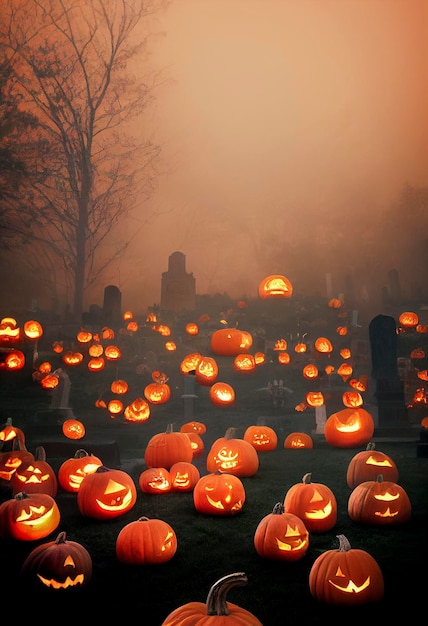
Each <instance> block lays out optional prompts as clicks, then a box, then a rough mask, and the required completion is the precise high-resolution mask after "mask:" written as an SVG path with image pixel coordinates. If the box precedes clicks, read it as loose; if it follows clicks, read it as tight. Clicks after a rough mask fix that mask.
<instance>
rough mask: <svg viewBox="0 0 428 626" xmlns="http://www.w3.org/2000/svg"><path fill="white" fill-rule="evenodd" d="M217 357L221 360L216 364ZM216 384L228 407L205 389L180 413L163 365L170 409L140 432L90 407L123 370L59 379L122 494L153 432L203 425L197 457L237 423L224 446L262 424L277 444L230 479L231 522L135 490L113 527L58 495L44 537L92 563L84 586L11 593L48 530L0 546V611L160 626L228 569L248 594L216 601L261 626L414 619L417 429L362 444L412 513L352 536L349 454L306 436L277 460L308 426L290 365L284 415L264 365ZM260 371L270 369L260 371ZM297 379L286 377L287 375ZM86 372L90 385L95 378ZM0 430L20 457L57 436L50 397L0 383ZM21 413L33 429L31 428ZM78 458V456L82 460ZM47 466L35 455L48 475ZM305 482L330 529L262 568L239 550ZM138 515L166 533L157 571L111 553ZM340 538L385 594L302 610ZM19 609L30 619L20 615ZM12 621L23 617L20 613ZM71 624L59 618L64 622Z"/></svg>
mask: <svg viewBox="0 0 428 626" xmlns="http://www.w3.org/2000/svg"><path fill="white" fill-rule="evenodd" d="M220 361H221V360H220ZM221 367H222V374H224V375H225V377H226V376H227V379H228V380H231V381H232V382H233V384H234V385H235V387H236V394H237V397H236V402H235V404H234V405H233V406H232V407H230V408H225V409H216V408H214V407H213V406H212V405H211V403H210V401H209V399H208V388H202V387H201V388H198V389H197V395H198V397H197V398H196V399H195V401H194V404H193V407H190V406H189V405H185V403H184V400H183V398H182V394H183V386H182V385H183V377H182V375H177V373H176V370H173V369H172V368H171V375H170V384H171V389H172V398H171V401H170V402H168V403H167V404H166V405H161V406H155V407H153V410H152V415H151V417H150V419H149V421H148V422H146V423H144V424H130V423H126V422H125V421H124V420H123V419H122V418H116V419H114V420H113V419H111V418H110V417H109V416H108V415H107V414H106V413H105V412H104V411H103V410H100V409H96V408H95V407H94V402H95V400H96V398H97V397H99V395H100V394H102V393H103V390H105V388H106V385H107V384H108V381H109V380H110V381H111V380H112V379H114V378H116V377H117V376H118V374H120V376H121V377H122V376H124V375H126V376H129V377H130V378H131V379H132V376H133V372H134V371H135V367H134V365H132V366H131V365H129V368H128V369H127V370H126V371H125V372H124V371H121V372H119V373H118V372H117V371H116V370H115V369H114V368H110V371H106V372H104V373H103V374H101V376H99V375H95V376H94V377H89V378H88V373H87V372H85V373H76V374H73V376H72V388H71V393H70V402H69V404H70V406H71V407H72V409H73V412H74V414H75V416H76V417H77V418H78V419H81V420H82V421H83V422H84V423H85V425H86V427H87V432H86V435H85V437H84V439H82V440H81V447H82V448H86V447H90V445H91V443H94V442H101V441H114V442H115V444H116V445H117V447H118V450H119V453H120V460H121V465H122V467H123V468H124V469H125V470H126V471H128V472H129V473H130V474H131V475H132V477H133V479H134V481H135V482H136V484H137V483H138V477H139V474H140V473H141V471H142V470H143V469H145V465H144V461H143V457H144V450H145V447H146V445H147V442H148V441H149V439H150V438H151V437H152V436H153V434H156V433H157V432H163V431H164V430H165V429H166V426H167V424H168V423H174V425H175V429H176V430H178V429H179V427H180V426H181V424H182V423H183V422H185V421H189V420H190V419H196V420H199V421H202V422H204V423H205V424H206V425H207V433H206V434H205V435H204V436H203V438H204V442H205V447H206V451H207V450H208V448H209V446H210V445H211V443H212V442H213V441H214V440H215V439H216V438H217V437H219V436H222V435H223V434H224V433H225V431H226V429H227V428H228V427H229V426H235V427H237V429H238V430H237V434H238V436H242V435H243V432H244V430H245V428H246V427H247V426H249V425H251V424H255V423H256V421H257V419H258V418H259V417H261V416H263V417H265V420H266V424H267V425H269V426H272V427H273V428H274V429H275V430H276V432H277V434H278V440H279V444H278V447H277V449H276V450H275V451H272V452H269V453H263V454H260V455H259V460H260V467H259V471H258V472H257V474H256V475H254V476H252V477H249V478H243V479H242V482H243V483H244V486H245V490H246V501H245V504H244V507H243V509H242V511H241V512H240V513H239V514H237V515H236V516H231V517H224V518H221V517H210V516H204V515H201V514H199V513H197V512H196V511H195V508H194V505H193V496H192V494H185V493H180V494H177V493H169V494H164V495H148V494H143V493H142V492H140V491H139V492H138V500H137V503H136V505H135V506H134V508H133V509H132V510H131V511H130V512H129V513H127V514H126V515H124V516H123V517H120V518H117V519H116V520H111V521H108V522H100V521H96V520H91V519H87V518H83V517H82V515H81V514H80V513H79V510H78V507H77V502H76V496H75V495H74V494H67V493H65V492H63V491H61V490H60V492H59V494H58V496H57V502H58V506H59V508H60V512H61V522H60V526H59V528H58V532H59V531H61V530H64V531H66V533H67V536H68V538H69V539H71V540H73V541H77V542H80V543H82V544H83V545H84V546H85V547H86V548H87V549H88V551H89V553H90V554H91V557H92V561H93V576H92V580H91V582H90V584H89V585H88V586H87V587H82V588H80V589H75V590H70V589H68V590H59V591H54V590H45V589H40V590H39V591H37V593H34V594H33V592H32V591H30V590H29V589H26V590H23V591H22V594H21V592H20V591H19V588H20V575H19V572H20V568H21V565H22V563H23V561H24V559H25V557H26V556H27V554H28V553H29V552H30V551H31V550H32V549H33V548H34V547H35V545H38V544H39V543H43V542H44V541H48V540H50V539H53V538H55V537H56V535H57V532H55V533H53V536H50V537H48V538H46V539H44V540H40V541H38V542H28V543H27V542H15V541H11V540H6V539H1V540H0V554H1V555H2V556H1V559H2V567H1V568H0V571H1V574H0V589H1V590H2V597H3V601H5V600H6V601H7V599H8V597H9V596H15V597H16V598H22V601H23V602H24V601H25V602H26V603H27V602H28V603H29V602H34V603H40V608H41V607H42V606H43V611H44V614H46V613H47V611H49V612H51V614H52V615H53V616H54V617H55V618H58V619H60V618H61V619H62V618H63V617H64V616H65V615H66V613H69V614H70V618H71V619H73V618H74V619H76V618H77V619H84V621H88V619H94V618H97V616H99V617H98V621H101V620H105V619H107V618H108V622H109V623H112V622H114V621H116V620H117V621H119V620H121V621H123V620H128V621H129V620H130V619H133V618H135V616H137V617H136V619H137V620H138V622H139V623H143V624H145V625H146V624H147V625H148V626H160V625H161V624H162V621H163V620H164V619H165V618H166V616H167V615H168V614H169V613H170V612H171V611H172V610H173V609H175V608H176V607H178V606H181V605H182V604H184V603H187V602H190V601H194V600H197V601H202V602H204V601H205V599H206V596H207V593H208V589H209V587H210V586H211V585H212V584H213V583H214V582H215V581H216V580H217V579H218V578H220V577H222V576H224V575H226V574H229V573H231V572H235V571H243V572H245V573H246V574H247V576H248V585H247V586H245V587H242V588H241V587H236V588H234V589H233V590H232V591H231V593H230V596H229V600H230V601H231V602H234V603H235V604H238V605H240V606H242V607H244V608H246V609H247V610H249V611H251V612H252V613H253V614H254V615H256V616H257V617H258V618H259V620H260V621H261V622H262V623H263V624H264V626H278V625H280V624H285V623H288V624H302V623H303V624H325V623H327V622H329V623H332V624H339V623H342V622H343V620H344V619H349V618H350V617H352V618H354V619H358V618H361V619H363V618H364V619H365V620H380V619H382V620H384V621H387V620H389V619H392V618H394V619H396V616H397V614H398V612H401V613H403V612H405V613H406V614H407V613H409V614H410V612H412V613H413V612H415V611H417V610H422V611H426V599H425V597H424V594H425V588H426V576H424V575H423V574H422V573H421V572H423V571H425V566H426V559H427V556H428V546H427V530H426V529H427V523H428V497H427V494H428V459H426V458H421V457H418V456H417V443H416V441H417V439H418V436H419V431H418V430H417V429H414V431H413V432H414V437H412V440H404V441H393V440H381V439H380V440H379V441H378V442H377V445H376V447H377V448H378V449H380V450H382V451H384V452H386V453H387V454H390V455H391V456H392V458H393V459H394V460H395V462H396V464H397V466H398V469H399V472H400V480H399V482H400V484H401V485H402V486H403V487H404V488H405V489H406V491H407V493H408V495H409V497H410V500H411V503H412V519H411V521H410V522H409V523H407V524H405V525H403V526H400V527H388V528H381V527H366V526H362V525H359V524H356V523H354V522H352V521H351V520H350V518H349V516H348V514H347V500H348V497H349V494H350V490H349V489H348V487H347V485H346V468H347V464H348V463H349V461H350V459H351V458H352V456H353V455H354V454H356V452H358V451H359V450H360V449H338V448H332V447H330V446H329V445H327V443H326V442H325V441H324V439H323V438H322V437H321V436H315V435H314V442H315V444H314V448H313V449H312V450H286V449H284V448H283V441H284V439H285V436H286V435H287V434H288V433H289V432H292V431H294V430H302V431H304V432H308V433H311V432H312V431H313V429H314V428H315V417H314V411H313V410H311V409H309V410H307V411H305V412H302V413H297V412H296V411H295V410H294V407H295V406H296V404H298V403H299V402H300V401H301V400H302V397H303V396H304V388H302V386H301V385H302V383H301V381H300V371H299V370H298V369H296V370H291V371H287V375H286V376H284V378H285V379H286V380H285V383H286V385H287V386H289V387H290V388H291V389H292V390H293V393H289V394H287V396H286V399H285V406H284V407H274V406H273V405H272V402H271V399H270V397H269V395H268V394H267V392H266V390H264V389H263V388H264V387H265V386H266V384H267V382H268V380H271V379H272V378H273V377H276V376H277V375H278V372H279V373H280V374H281V373H282V372H284V370H281V371H278V369H277V368H276V367H272V366H267V368H266V369H264V370H260V371H259V373H258V374H257V375H256V376H254V377H252V378H248V377H247V378H245V377H244V378H243V377H242V376H241V375H234V374H233V373H232V372H231V371H230V368H229V369H228V370H227V371H226V369H225V368H227V367H228V365H227V363H225V362H223V361H221ZM269 368H270V369H269ZM298 374H299V377H298ZM97 376H98V377H97ZM145 381H146V379H145V378H144V376H143V377H141V376H140V377H139V378H134V379H133V380H132V382H133V390H137V389H139V390H140V391H141V389H142V387H143V386H144V384H145ZM0 382H1V385H2V386H1V388H0V395H1V404H0V407H1V412H0V422H1V423H2V422H4V421H5V419H6V418H7V417H12V418H13V423H14V424H15V425H17V426H20V427H22V428H23V429H24V431H25V432H27V433H28V438H27V447H28V449H29V450H30V451H34V448H35V446H36V445H37V444H38V443H40V442H41V441H43V440H46V439H47V438H59V437H60V436H61V435H60V430H59V426H58V419H57V417H56V416H54V419H53V420H51V423H50V424H46V425H44V424H43V423H42V422H41V420H42V419H43V416H44V415H45V414H46V415H49V413H50V409H49V407H50V397H49V396H48V395H47V394H46V392H45V391H43V390H41V389H40V388H39V387H38V386H37V385H35V384H33V383H32V381H29V380H28V378H23V377H21V379H19V378H18V377H17V378H16V379H15V380H11V379H9V380H7V381H5V379H4V377H3V378H2V379H1V381H0ZM333 382H334V384H332V381H331V380H330V381H327V380H326V381H324V382H323V385H324V391H325V395H326V398H327V407H328V414H329V413H331V412H333V411H334V410H336V409H337V408H341V403H340V396H341V385H340V381H338V380H334V381H333ZM35 416H38V419H36V420H35ZM88 451H89V452H91V450H90V449H89V450H88ZM62 460H64V459H61V458H54V457H52V458H48V461H51V463H52V465H53V466H54V467H55V468H57V467H58V466H59V464H60V462H62ZM195 464H196V465H197V466H198V468H199V469H200V472H201V474H204V473H206V469H205V456H204V457H202V458H200V459H198V460H196V461H195ZM307 472H311V473H312V480H313V481H315V482H321V483H324V484H327V485H328V486H329V487H330V488H331V489H332V490H333V492H334V494H335V496H336V499H337V503H338V518H337V524H336V526H335V528H334V529H332V530H331V531H329V532H327V533H322V534H314V533H312V534H311V535H310V547H309V549H308V552H307V553H306V555H305V557H304V558H303V559H301V560H300V561H296V562H293V563H282V562H276V561H268V560H265V559H262V558H260V557H259V556H258V555H257V553H256V551H255V548H254V545H253V536H254V532H255V529H256V527H257V525H258V523H259V521H260V520H261V519H262V518H263V517H264V516H265V515H267V514H268V513H270V512H271V510H272V508H273V506H274V505H275V503H276V502H279V501H282V500H283V498H284V495H285V493H286V491H287V489H288V488H289V487H290V486H292V485H293V484H295V483H298V482H300V481H301V480H302V477H303V475H304V474H305V473H307ZM8 497H9V494H8V491H7V486H5V485H2V489H1V498H2V500H5V499H7V498H8ZM142 515H145V516H147V517H149V518H160V519H163V520H165V521H167V522H168V523H169V524H170V525H171V526H172V527H173V528H174V530H175V532H176V535H177V538H178V550H177V553H176V555H175V556H174V557H173V559H172V560H171V561H169V562H168V563H165V564H163V565H157V566H146V567H142V566H137V567H131V566H124V565H121V564H119V563H118V561H117V559H116V556H115V541H116V538H117V535H118V533H119V531H120V530H121V528H123V526H124V525H126V524H127V523H128V522H130V521H134V520H135V519H137V518H138V517H140V516H142ZM338 534H344V535H346V537H347V538H348V539H349V541H350V543H351V545H352V547H353V548H359V549H363V550H366V551H368V552H369V553H370V554H371V555H372V556H373V557H374V558H375V559H376V560H377V561H378V563H379V565H380V567H381V569H382V572H383V575H384V580H385V597H384V599H383V601H382V602H380V603H378V604H376V605H365V606H361V607H359V608H340V607H329V606H325V605H322V604H320V603H319V602H317V601H315V600H314V599H313V598H312V597H311V595H310V592H309V587H308V576H309V571H310V568H311V565H312V564H313V562H314V560H315V559H316V558H317V557H318V556H319V555H320V554H321V553H322V552H324V551H325V550H329V549H336V548H337V546H338V540H337V538H336V535H338ZM33 610H36V608H35V606H34V605H33ZM26 611H29V608H28V606H27V608H26ZM72 616H73V617H72Z"/></svg>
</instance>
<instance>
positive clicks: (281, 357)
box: [277, 352, 291, 365]
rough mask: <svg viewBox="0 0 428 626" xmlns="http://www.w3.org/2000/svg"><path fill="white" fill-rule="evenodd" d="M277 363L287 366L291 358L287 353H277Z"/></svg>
mask: <svg viewBox="0 0 428 626" xmlns="http://www.w3.org/2000/svg"><path fill="white" fill-rule="evenodd" d="M277 361H278V363H280V365H288V363H290V361H291V357H290V355H289V354H288V352H278V354H277Z"/></svg>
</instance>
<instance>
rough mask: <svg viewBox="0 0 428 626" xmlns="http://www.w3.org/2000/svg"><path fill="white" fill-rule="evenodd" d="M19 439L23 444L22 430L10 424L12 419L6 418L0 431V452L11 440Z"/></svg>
mask: <svg viewBox="0 0 428 626" xmlns="http://www.w3.org/2000/svg"><path fill="white" fill-rule="evenodd" d="M15 438H17V439H19V440H20V441H21V442H22V443H23V444H25V433H24V431H23V430H22V428H18V427H17V426H14V425H13V424H12V418H11V417H8V418H7V420H6V423H5V424H4V426H3V428H2V429H1V430H0V450H1V449H2V447H3V446H4V445H5V444H7V443H8V442H11V441H12V440H13V439H15Z"/></svg>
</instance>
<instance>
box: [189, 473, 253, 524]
mask: <svg viewBox="0 0 428 626" xmlns="http://www.w3.org/2000/svg"><path fill="white" fill-rule="evenodd" d="M245 497H246V494H245V487H244V485H243V483H242V481H241V479H240V478H238V476H235V475H234V474H226V473H220V472H213V473H210V474H205V476H201V478H200V479H199V480H198V482H197V483H196V485H195V487H194V489H193V504H194V506H195V509H196V510H197V511H198V513H204V514H205V515H220V516H225V515H226V516H227V515H236V514H237V513H239V512H240V511H241V510H242V507H243V506H244V504H245Z"/></svg>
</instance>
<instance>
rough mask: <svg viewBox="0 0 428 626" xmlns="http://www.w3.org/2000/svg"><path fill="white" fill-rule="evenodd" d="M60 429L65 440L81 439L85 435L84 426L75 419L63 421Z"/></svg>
mask: <svg viewBox="0 0 428 626" xmlns="http://www.w3.org/2000/svg"><path fill="white" fill-rule="evenodd" d="M61 428H62V432H63V434H64V435H65V436H66V437H67V439H82V438H83V437H84V436H85V433H86V429H85V426H84V424H82V422H81V421H80V420H76V419H68V420H65V421H64V422H63V424H62V427H61Z"/></svg>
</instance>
